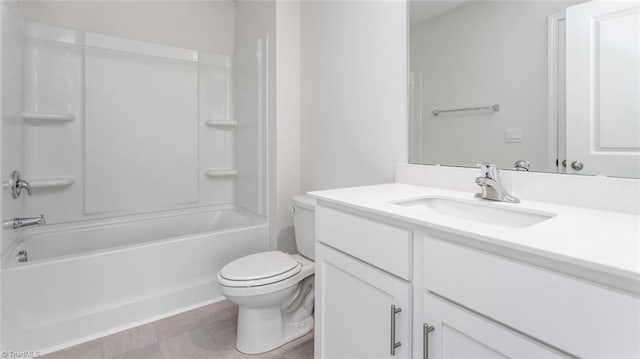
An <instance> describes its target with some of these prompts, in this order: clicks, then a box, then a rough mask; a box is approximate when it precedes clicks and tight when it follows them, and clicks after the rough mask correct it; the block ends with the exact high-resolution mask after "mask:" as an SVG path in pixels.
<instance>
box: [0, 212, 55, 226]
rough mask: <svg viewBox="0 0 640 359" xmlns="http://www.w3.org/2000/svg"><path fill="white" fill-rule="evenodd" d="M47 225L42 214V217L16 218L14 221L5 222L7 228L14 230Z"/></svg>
mask: <svg viewBox="0 0 640 359" xmlns="http://www.w3.org/2000/svg"><path fill="white" fill-rule="evenodd" d="M45 224H47V222H46V221H45V220H44V214H41V215H40V217H26V218H14V219H12V220H9V221H6V222H4V225H5V226H7V227H10V228H12V229H19V228H26V227H33V226H42V225H45Z"/></svg>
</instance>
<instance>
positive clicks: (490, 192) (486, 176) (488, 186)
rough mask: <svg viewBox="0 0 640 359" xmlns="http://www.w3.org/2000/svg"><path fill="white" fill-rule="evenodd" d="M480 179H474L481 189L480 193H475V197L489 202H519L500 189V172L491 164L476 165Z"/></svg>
mask: <svg viewBox="0 0 640 359" xmlns="http://www.w3.org/2000/svg"><path fill="white" fill-rule="evenodd" d="M478 167H480V171H481V172H482V177H478V178H476V184H478V186H480V188H481V189H482V192H481V193H476V197H479V198H483V199H488V200H491V201H501V202H509V203H519V202H520V200H519V199H518V198H516V197H514V196H512V195H510V194H509V193H508V192H507V191H505V189H504V188H503V187H502V183H501V181H500V170H499V169H498V167H497V166H496V165H494V164H493V163H478Z"/></svg>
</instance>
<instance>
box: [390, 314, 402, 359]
mask: <svg viewBox="0 0 640 359" xmlns="http://www.w3.org/2000/svg"><path fill="white" fill-rule="evenodd" d="M401 311H402V309H400V308H399V307H396V306H395V305H392V306H391V355H396V349H397V348H399V347H400V346H401V345H402V343H400V342H396V315H397V314H398V313H400V312H401Z"/></svg>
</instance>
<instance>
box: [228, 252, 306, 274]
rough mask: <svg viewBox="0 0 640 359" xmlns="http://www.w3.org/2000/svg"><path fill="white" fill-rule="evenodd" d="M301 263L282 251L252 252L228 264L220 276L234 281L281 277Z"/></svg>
mask: <svg viewBox="0 0 640 359" xmlns="http://www.w3.org/2000/svg"><path fill="white" fill-rule="evenodd" d="M300 266H301V265H300V263H298V261H296V260H295V259H293V258H292V257H291V256H290V255H288V254H286V253H283V252H280V251H270V252H261V253H256V254H251V255H248V256H246V257H242V258H240V259H236V260H235V261H233V262H231V263H229V264H227V265H226V266H224V268H222V270H221V271H220V276H221V277H222V278H224V279H228V280H232V281H255V280H258V279H265V278H270V277H280V276H281V275H282V274H285V273H287V272H290V271H294V270H295V269H298V270H299V268H298V267H300Z"/></svg>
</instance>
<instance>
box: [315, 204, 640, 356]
mask: <svg viewBox="0 0 640 359" xmlns="http://www.w3.org/2000/svg"><path fill="white" fill-rule="evenodd" d="M514 235H518V234H517V232H515V231H514ZM532 258H533V259H532ZM534 260H535V258H534V257H532V256H531V255H530V254H526V255H522V254H521V253H520V252H513V253H512V252H509V251H508V248H504V247H502V246H500V245H498V244H492V245H491V246H487V245H486V244H485V243H483V242H481V241H479V240H477V239H474V238H470V237H465V236H463V235H461V234H453V233H451V232H447V231H443V229H442V228H430V227H427V226H420V225H416V224H415V223H411V222H406V223H405V222H403V221H402V220H401V219H400V218H398V217H397V216H395V217H389V218H387V217H385V216H383V215H381V214H377V213H376V214H372V213H368V212H366V211H359V210H356V209H353V208H349V207H344V208H343V207H341V206H339V205H337V204H333V203H323V202H322V201H318V205H317V206H316V357H317V358H326V359H336V358H416V359H417V358H424V359H427V358H429V359H456V358H505V357H512V358H536V359H538V358H539V359H543V358H566V357H583V358H640V342H639V338H640V298H639V297H638V296H637V295H635V294H630V293H627V292H622V291H619V290H614V289H611V288H608V287H605V286H603V285H600V284H596V283H595V282H591V281H589V280H584V279H579V278H577V277H575V276H573V275H568V274H564V273H563V272H559V271H557V270H555V269H553V270H552V269H548V268H549V267H547V266H543V265H541V264H538V263H537V262H536V263H535V264H532V262H531V261H534ZM392 306H395V307H397V308H399V309H400V311H399V312H398V313H393V312H392V308H393V307H392ZM394 322H395V323H394ZM394 324H395V325H394ZM394 336H395V338H393V337H394ZM394 342H400V343H401V345H400V346H399V347H398V348H397V350H396V352H395V354H394V355H392V354H391V347H392V343H394Z"/></svg>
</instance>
